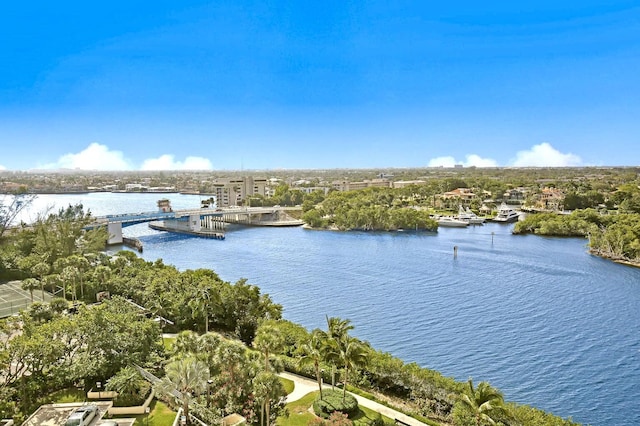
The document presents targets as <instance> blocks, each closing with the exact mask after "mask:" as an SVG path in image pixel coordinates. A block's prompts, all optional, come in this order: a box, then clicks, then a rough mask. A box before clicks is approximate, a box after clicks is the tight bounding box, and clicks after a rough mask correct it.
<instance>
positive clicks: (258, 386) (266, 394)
mask: <svg viewBox="0 0 640 426" xmlns="http://www.w3.org/2000/svg"><path fill="white" fill-rule="evenodd" d="M253 394H254V396H255V398H256V400H258V401H260V425H261V426H264V424H265V422H264V418H265V417H266V419H267V422H266V424H267V426H268V425H270V424H271V401H274V400H276V399H277V398H280V397H282V396H283V395H284V388H283V386H282V383H281V382H280V379H279V378H278V376H276V375H275V374H273V373H272V372H270V371H263V372H260V373H258V375H257V376H256V377H255V378H254V379H253Z"/></svg>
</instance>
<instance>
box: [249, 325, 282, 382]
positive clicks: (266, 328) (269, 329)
mask: <svg viewBox="0 0 640 426" xmlns="http://www.w3.org/2000/svg"><path fill="white" fill-rule="evenodd" d="M283 344H284V336H283V335H282V333H281V332H280V329H279V328H278V327H276V326H274V325H273V324H271V323H268V322H267V323H264V324H262V325H261V326H260V327H259V328H258V331H257V333H256V337H255V339H253V346H254V347H255V348H256V349H258V350H259V351H261V352H262V353H263V354H264V369H265V370H266V371H270V370H271V366H270V364H269V353H274V352H276V351H278V350H280V349H282V345H283Z"/></svg>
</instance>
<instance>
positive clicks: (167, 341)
mask: <svg viewBox="0 0 640 426" xmlns="http://www.w3.org/2000/svg"><path fill="white" fill-rule="evenodd" d="M175 341H176V338H175V337H163V338H162V345H163V346H164V349H165V350H166V351H167V352H171V349H173V342H175Z"/></svg>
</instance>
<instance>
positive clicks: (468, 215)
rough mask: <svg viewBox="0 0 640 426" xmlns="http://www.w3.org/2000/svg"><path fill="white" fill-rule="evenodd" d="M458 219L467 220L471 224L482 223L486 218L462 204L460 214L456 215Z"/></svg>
mask: <svg viewBox="0 0 640 426" xmlns="http://www.w3.org/2000/svg"><path fill="white" fill-rule="evenodd" d="M456 219H458V220H462V221H464V222H467V223H468V224H469V225H482V224H483V223H484V220H485V219H484V218H483V217H480V216H478V215H476V214H475V213H474V212H472V211H471V210H470V209H469V207H467V209H466V210H465V209H464V207H462V206H460V209H459V210H458V216H456Z"/></svg>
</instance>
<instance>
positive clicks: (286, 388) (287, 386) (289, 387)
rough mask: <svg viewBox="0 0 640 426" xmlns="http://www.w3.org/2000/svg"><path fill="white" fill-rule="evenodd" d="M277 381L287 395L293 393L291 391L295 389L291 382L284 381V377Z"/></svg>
mask: <svg viewBox="0 0 640 426" xmlns="http://www.w3.org/2000/svg"><path fill="white" fill-rule="evenodd" d="M279 379H280V383H282V386H283V387H284V391H285V392H286V393H287V395H289V394H290V393H291V392H293V389H294V388H295V387H296V384H295V383H294V382H293V380H289V379H285V378H284V377H279Z"/></svg>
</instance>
